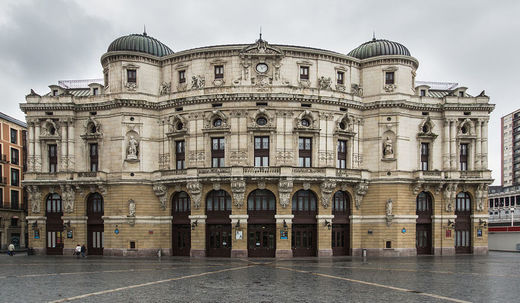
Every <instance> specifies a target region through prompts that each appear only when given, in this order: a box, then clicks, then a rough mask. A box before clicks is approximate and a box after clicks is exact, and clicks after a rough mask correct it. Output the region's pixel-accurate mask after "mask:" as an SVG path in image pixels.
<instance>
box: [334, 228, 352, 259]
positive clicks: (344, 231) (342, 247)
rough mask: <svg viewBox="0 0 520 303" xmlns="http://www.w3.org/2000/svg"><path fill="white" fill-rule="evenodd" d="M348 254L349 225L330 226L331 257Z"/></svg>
mask: <svg viewBox="0 0 520 303" xmlns="http://www.w3.org/2000/svg"><path fill="white" fill-rule="evenodd" d="M349 254H350V229H349V224H332V255H333V256H347V255H349Z"/></svg>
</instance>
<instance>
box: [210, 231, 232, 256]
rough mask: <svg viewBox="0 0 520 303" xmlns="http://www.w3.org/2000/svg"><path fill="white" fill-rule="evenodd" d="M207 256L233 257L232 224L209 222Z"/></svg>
mask: <svg viewBox="0 0 520 303" xmlns="http://www.w3.org/2000/svg"><path fill="white" fill-rule="evenodd" d="M206 226H207V230H206V234H207V236H206V238H207V243H206V247H207V256H208V257H231V224H208V225H206Z"/></svg>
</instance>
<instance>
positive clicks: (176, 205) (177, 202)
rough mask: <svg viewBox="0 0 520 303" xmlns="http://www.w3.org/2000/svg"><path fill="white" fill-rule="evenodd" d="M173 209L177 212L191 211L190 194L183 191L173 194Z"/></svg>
mask: <svg viewBox="0 0 520 303" xmlns="http://www.w3.org/2000/svg"><path fill="white" fill-rule="evenodd" d="M172 210H173V212H175V213H185V212H190V196H189V195H188V193H187V192H185V191H181V192H178V193H176V194H175V195H174V196H173V205H172Z"/></svg>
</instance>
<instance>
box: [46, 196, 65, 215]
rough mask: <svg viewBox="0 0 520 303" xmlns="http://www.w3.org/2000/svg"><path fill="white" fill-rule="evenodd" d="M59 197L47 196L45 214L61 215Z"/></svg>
mask: <svg viewBox="0 0 520 303" xmlns="http://www.w3.org/2000/svg"><path fill="white" fill-rule="evenodd" d="M62 211H63V210H62V208H61V196H60V195H58V194H56V193H54V194H49V195H48V196H47V213H61V212H62Z"/></svg>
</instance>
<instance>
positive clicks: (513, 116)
mask: <svg viewBox="0 0 520 303" xmlns="http://www.w3.org/2000/svg"><path fill="white" fill-rule="evenodd" d="M501 125H502V186H503V187H508V186H513V185H520V109H518V110H516V111H514V112H512V113H510V114H508V115H505V116H503V117H502V119H501Z"/></svg>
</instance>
